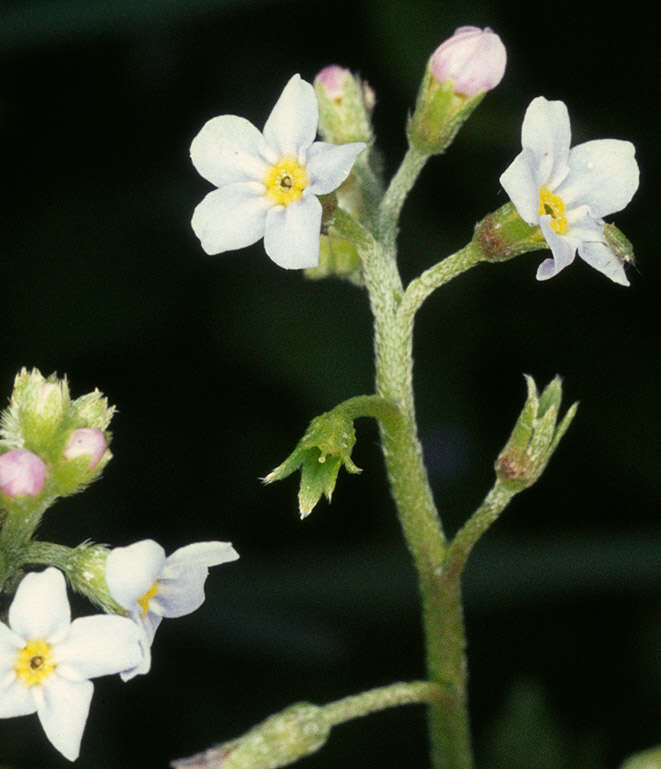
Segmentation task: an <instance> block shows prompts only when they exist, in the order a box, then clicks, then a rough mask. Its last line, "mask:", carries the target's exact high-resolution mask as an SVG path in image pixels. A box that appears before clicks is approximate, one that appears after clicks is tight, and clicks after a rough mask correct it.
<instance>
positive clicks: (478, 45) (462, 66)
mask: <svg viewBox="0 0 661 769" xmlns="http://www.w3.org/2000/svg"><path fill="white" fill-rule="evenodd" d="M506 63H507V51H506V50H505V46H504V45H503V42H502V40H501V39H500V38H499V37H498V35H497V34H496V33H495V32H492V31H491V30H490V29H489V27H485V29H480V28H479V27H459V29H457V30H455V33H454V35H452V37H451V38H448V40H446V41H445V42H444V43H441V45H439V47H438V48H437V49H436V50H435V51H434V53H433V54H432V57H431V62H430V64H431V71H432V74H433V75H434V77H435V78H436V80H438V82H439V83H443V82H444V81H446V80H452V84H453V86H454V90H455V92H456V93H460V94H463V95H464V96H468V97H472V96H476V95H477V94H479V93H482V92H483V91H490V90H491V89H492V88H495V87H496V86H497V85H498V83H500V81H501V80H502V79H503V75H504V74H505V64H506Z"/></svg>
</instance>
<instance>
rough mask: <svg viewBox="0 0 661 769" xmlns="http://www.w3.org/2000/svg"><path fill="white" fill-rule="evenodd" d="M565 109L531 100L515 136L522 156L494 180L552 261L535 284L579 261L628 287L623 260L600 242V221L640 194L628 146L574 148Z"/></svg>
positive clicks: (606, 143) (612, 142)
mask: <svg viewBox="0 0 661 769" xmlns="http://www.w3.org/2000/svg"><path fill="white" fill-rule="evenodd" d="M570 142H571V131H570V126H569V114H568V112H567V107H566V106H565V104H564V102H561V101H547V99H545V98H544V97H543V96H538V97H537V98H536V99H533V100H532V102H531V103H530V105H529V106H528V109H527V110H526V114H525V117H524V120H523V127H522V129H521V144H522V146H523V150H522V152H521V153H520V154H519V155H517V157H516V158H515V159H514V161H513V162H512V164H511V165H510V166H509V168H508V169H507V170H506V171H505V172H504V173H503V174H502V176H501V177H500V183H501V184H502V185H503V187H504V188H505V191H506V192H507V194H508V195H509V196H510V199H511V200H512V202H513V203H514V205H515V206H516V209H517V211H518V212H519V215H520V216H521V218H522V219H524V220H525V221H526V222H527V223H528V224H530V225H538V226H539V227H540V228H541V230H542V233H543V235H544V238H545V239H546V242H547V244H548V246H549V248H550V249H551V252H552V254H553V257H552V258H549V259H545V260H544V261H543V262H542V263H541V265H540V266H539V269H538V270H537V279H538V280H546V279H547V278H552V277H553V276H554V275H557V274H558V273H559V272H560V270H563V269H564V268H565V267H567V266H568V265H569V264H571V263H572V262H573V261H574V257H575V255H576V250H577V249H578V255H579V256H580V257H581V258H582V259H583V260H584V261H586V262H587V263H588V264H589V265H590V266H592V267H594V268H595V269H596V270H599V272H602V273H603V274H604V275H606V276H607V277H609V278H610V279H611V280H613V281H615V283H620V284H621V285H624V286H628V285H629V281H628V280H627V277H626V275H625V272H624V267H623V264H622V262H621V260H620V259H619V258H618V256H617V255H616V254H615V252H614V251H613V249H612V248H611V247H610V246H609V245H608V243H607V241H606V238H605V236H604V221H603V219H602V217H603V216H606V215H608V214H613V213H615V212H616V211H620V210H621V209H623V208H624V207H625V206H626V205H627V204H628V203H629V201H630V200H631V198H632V197H633V195H634V193H635V191H636V190H637V189H638V164H637V163H636V159H635V157H634V155H635V148H634V146H633V144H631V142H627V141H621V140H619V139H600V140H596V141H589V142H584V143H583V144H578V145H577V146H575V147H573V148H572V149H570V148H569V145H570Z"/></svg>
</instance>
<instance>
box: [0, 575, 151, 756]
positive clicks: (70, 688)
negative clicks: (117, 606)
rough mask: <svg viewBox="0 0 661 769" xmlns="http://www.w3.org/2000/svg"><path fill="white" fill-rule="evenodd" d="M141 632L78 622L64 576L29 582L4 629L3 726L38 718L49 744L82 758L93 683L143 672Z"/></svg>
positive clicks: (104, 620)
mask: <svg viewBox="0 0 661 769" xmlns="http://www.w3.org/2000/svg"><path fill="white" fill-rule="evenodd" d="M140 636H141V633H140V630H139V628H137V627H136V625H135V624H134V623H133V622H131V621H130V620H129V619H126V618H125V617H116V616H109V615H102V614H98V615H94V616H91V617H80V618H78V619H75V620H74V621H73V622H71V610H70V608H69V601H68V600H67V594H66V586H65V582H64V577H63V576H62V572H60V571H58V570H57V569H54V568H52V567H50V568H48V569H46V570H45V571H42V572H38V573H31V574H28V575H27V576H25V577H24V578H23V580H22V582H21V584H20V585H19V586H18V590H17V591H16V596H15V597H14V600H13V602H12V604H11V606H10V608H9V626H7V625H5V624H4V623H2V622H0V718H11V717H13V716H25V715H29V714H30V713H35V712H36V713H37V715H38V716H39V720H40V721H41V725H42V726H43V728H44V731H45V732H46V736H47V737H48V739H49V740H50V741H51V742H52V743H53V745H54V746H55V747H56V748H57V749H58V750H59V751H60V753H62V755H64V756H65V757H66V758H68V759H69V760H70V761H74V760H75V759H76V758H77V757H78V753H79V751H80V741H81V738H82V736H83V730H84V729H85V722H86V721H87V714H88V712H89V707H90V701H91V699H92V692H93V691H94V685H93V684H92V683H91V681H89V679H90V678H96V677H97V676H105V675H109V674H111V673H119V672H120V671H122V670H125V669H127V668H131V667H133V666H135V665H136V664H138V662H139V661H140V659H141V656H142V653H141V649H140V645H139V638H140Z"/></svg>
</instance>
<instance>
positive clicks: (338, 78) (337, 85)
mask: <svg viewBox="0 0 661 769" xmlns="http://www.w3.org/2000/svg"><path fill="white" fill-rule="evenodd" d="M350 74H351V73H350V72H349V70H348V69H345V68H344V67H340V66H339V64H329V65H328V66H327V67H324V68H323V69H322V70H321V71H320V72H319V74H318V75H317V77H315V79H314V83H315V85H319V86H321V87H323V88H324V89H325V91H326V95H327V96H328V98H329V99H333V101H339V100H340V99H341V98H342V97H343V96H344V83H345V80H346V77H347V75H350Z"/></svg>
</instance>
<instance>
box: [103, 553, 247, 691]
mask: <svg viewBox="0 0 661 769" xmlns="http://www.w3.org/2000/svg"><path fill="white" fill-rule="evenodd" d="M238 557H239V554H238V553H237V552H236V550H235V549H234V548H233V547H232V545H231V543H230V542H196V543H194V544H192V545H186V546H185V547H181V548H179V549H178V550H175V551H174V553H172V555H170V556H169V557H167V558H166V557H165V550H163V548H162V547H161V546H160V545H159V544H158V543H157V542H154V540H152V539H145V540H142V541H141V542H135V543H134V544H133V545H129V546H128V547H116V548H114V549H113V550H112V551H111V552H110V553H109V555H108V558H107V560H106V583H107V585H108V590H109V592H110V595H111V596H112V598H113V599H114V600H115V601H116V602H117V603H118V604H119V605H120V606H121V607H122V608H124V609H125V610H126V611H127V612H128V613H129V617H130V618H131V619H132V620H133V621H134V622H135V623H136V624H137V625H139V626H140V628H141V629H142V630H143V632H144V636H145V637H144V639H143V644H142V646H143V657H142V660H141V661H140V663H139V664H136V665H135V667H134V668H132V669H131V670H126V671H124V672H123V673H122V678H123V680H124V681H128V680H129V679H130V678H133V676H135V675H138V674H140V673H147V672H148V671H149V668H150V666H151V652H150V646H151V643H152V641H153V640H154V634H155V633H156V630H157V628H158V626H159V625H160V623H161V620H162V619H163V617H183V616H184V615H185V614H190V613H191V612H194V611H195V610H196V609H199V608H200V606H201V605H202V604H203V603H204V582H205V580H206V578H207V576H208V575H209V567H211V566H218V565H219V564H221V563H227V562H229V561H235V560H236V559H237V558H238Z"/></svg>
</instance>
